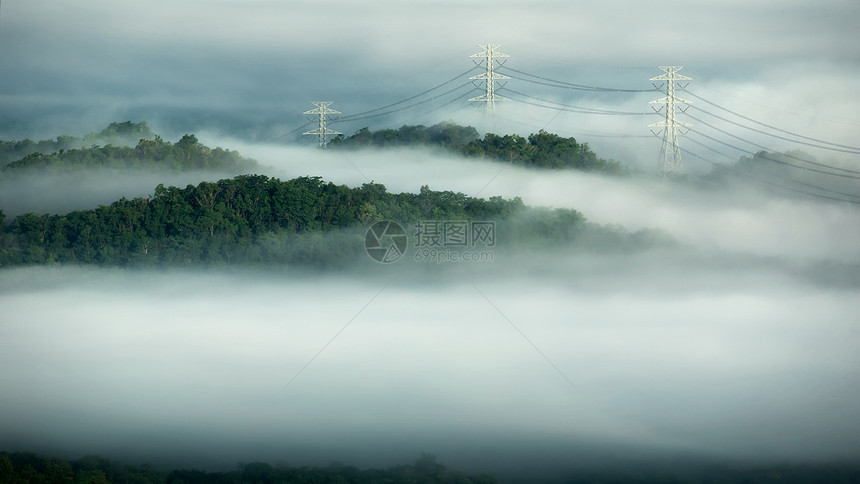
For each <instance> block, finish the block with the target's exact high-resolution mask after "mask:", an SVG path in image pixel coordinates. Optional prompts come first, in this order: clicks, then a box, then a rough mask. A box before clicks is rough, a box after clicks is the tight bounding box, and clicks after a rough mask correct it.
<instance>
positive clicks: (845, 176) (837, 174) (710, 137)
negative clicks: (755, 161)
mask: <svg viewBox="0 0 860 484" xmlns="http://www.w3.org/2000/svg"><path fill="white" fill-rule="evenodd" d="M689 132H691V133H696V134H698V135H699V136H702V137H704V138H707V139H709V140H711V141H714V142H716V143H720V144H722V145H725V146H728V147H729V148H732V149H735V150H738V151H740V152H742V153H745V154H747V155H751V156H758V157H759V158H761V159H764V160H767V161H771V162H773V163H778V164H780V165H786V166H790V167H793V168H797V169H799V170H806V171H810V172H813V173H821V174H823V175H830V176H838V177H842V178H853V179H858V180H860V176H855V175H849V174H845V173H833V172H831V171H824V170H819V169H816V168H811V167H808V166H800V165H795V164H793V163H789V162H787V161H784V160H780V159H777V158H773V157H770V156H768V155H767V154H761V153H754V152H752V151H749V150H745V149H743V148H738V147H737V146H735V145H732V144H729V143H726V142H725V141H721V140H718V139H717V138H714V137H712V136H708V135H706V134H704V133H702V132H701V131H698V130H695V129H690V131H689ZM765 151H771V150H768V149H766V148H765Z"/></svg>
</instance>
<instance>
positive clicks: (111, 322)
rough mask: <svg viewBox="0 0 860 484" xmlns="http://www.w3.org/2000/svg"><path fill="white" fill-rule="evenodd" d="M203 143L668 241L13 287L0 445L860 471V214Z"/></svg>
mask: <svg viewBox="0 0 860 484" xmlns="http://www.w3.org/2000/svg"><path fill="white" fill-rule="evenodd" d="M218 145H223V146H230V147H231V148H232V147H235V148H236V149H238V150H239V151H240V153H242V155H244V156H249V157H251V158H255V159H256V160H258V161H259V162H260V163H261V164H263V165H268V168H266V169H265V170H266V173H265V174H267V175H270V176H277V177H279V178H282V179H287V178H293V177H296V176H305V175H312V176H313V175H319V176H322V177H323V178H324V179H326V180H328V181H332V182H334V183H337V184H346V185H349V186H357V185H361V184H362V183H367V182H369V181H371V180H372V181H375V182H377V183H383V184H385V185H386V186H387V188H388V190H389V191H391V192H400V191H410V192H416V191H418V190H419V189H420V187H421V186H422V185H429V187H430V188H431V189H434V190H452V191H462V192H464V193H466V194H467V195H473V196H475V195H479V196H481V197H489V196H496V195H500V196H504V197H513V196H520V197H522V198H523V200H524V201H525V202H526V203H527V204H534V205H547V206H554V207H569V208H574V209H577V210H579V211H581V212H583V213H584V214H585V216H586V217H587V218H588V219H589V221H591V222H595V223H599V224H621V225H623V226H624V227H626V228H627V229H629V230H634V231H635V230H638V229H641V228H656V229H660V230H662V231H664V232H665V233H666V234H668V235H669V236H671V237H672V238H674V239H675V240H676V241H678V242H680V244H676V245H669V246H665V247H662V248H655V249H652V250H641V251H639V252H636V253H623V252H619V251H603V252H602V251H600V250H599V248H597V249H598V250H595V248H594V247H591V248H590V249H589V250H584V249H582V250H581V249H580V248H578V247H577V246H572V247H570V248H567V249H558V248H556V249H548V248H545V247H528V246H526V247H522V246H518V247H515V248H513V249H507V250H498V251H497V253H496V257H495V258H494V259H493V261H492V262H476V263H448V264H439V265H435V264H430V263H421V262H415V261H414V260H410V259H409V258H410V257H411V256H412V255H414V253H415V248H414V247H412V248H410V249H409V250H408V251H407V254H406V257H405V258H404V260H401V261H398V262H395V263H393V264H389V265H383V264H377V263H375V262H372V261H369V258H368V261H365V262H366V264H358V265H357V266H355V267H352V268H350V269H348V270H343V271H326V272H325V273H313V272H308V271H304V272H300V271H292V270H291V271H285V272H278V271H277V270H274V269H252V268H238V267H233V268H219V269H213V268H209V269H203V268H198V269H180V268H176V269H170V270H162V271H155V270H133V269H109V268H97V267H73V266H66V267H30V268H17V269H5V270H2V271H0V308H2V314H3V317H2V319H0V365H2V366H3V368H4V369H5V370H4V372H3V376H2V377H0V382H2V387H3V392H2V394H0V449H8V450H28V451H35V452H42V453H47V454H56V455H62V456H68V457H72V458H74V457H78V456H81V455H84V454H88V453H97V454H103V455H106V456H108V457H110V458H114V459H120V460H123V461H126V462H130V463H142V462H151V463H154V464H156V465H159V466H171V465H175V466H184V467H191V466H200V467H206V468H210V469H225V468H231V467H232V466H233V465H234V464H235V463H236V462H238V461H254V460H262V461H268V462H278V461H285V462H288V463H290V464H294V465H310V464H322V465H324V464H327V463H329V462H331V461H334V460H339V461H342V462H346V463H349V464H354V465H358V466H389V465H394V464H398V463H403V462H408V461H411V460H412V459H414V457H415V456H416V455H418V454H420V453H421V452H433V453H435V454H436V455H438V456H439V458H440V460H441V461H442V462H444V463H445V464H446V465H448V466H450V467H453V468H457V469H462V470H474V471H484V472H495V473H499V474H501V475H503V476H510V477H511V478H522V479H526V480H527V477H526V476H534V475H541V476H543V477H547V478H549V477H553V478H556V477H557V478H562V477H563V476H564V475H565V472H567V471H569V470H571V469H575V468H588V467H601V466H609V467H612V466H617V465H625V464H631V465H633V464H635V463H637V462H638V463H642V462H652V461H654V460H655V459H656V460H660V459H663V461H665V459H674V458H682V459H683V458H687V459H692V460H696V459H706V460H710V461H720V462H740V463H764V464H769V463H778V462H792V463H804V462H822V461H832V460H841V459H849V460H851V459H858V458H860V455H858V454H857V449H858V448H860V437H858V436H860V423H858V422H860V405H858V402H860V385H858V383H860V356H858V355H860V327H858V325H857V317H856V315H857V314H860V300H858V298H857V297H856V292H857V288H858V287H860V270H858V267H859V266H858V261H860V248H858V245H857V244H856V240H857V238H858V235H860V210H858V209H857V207H854V206H849V205H841V204H836V203H824V202H817V201H807V200H802V199H797V198H780V197H774V196H772V195H769V194H766V193H757V192H740V191H731V192H719V191H707V192H706V191H699V190H697V189H696V188H693V187H692V186H684V185H673V184H663V183H660V182H657V181H653V180H650V179H647V178H636V177H628V178H607V177H601V176H596V175H589V174H582V173H577V172H562V171H538V170H529V169H522V168H517V167H513V166H510V165H506V164H503V163H497V162H491V161H481V160H464V159H460V158H455V157H450V156H443V155H440V154H438V153H432V152H427V151H415V150H404V151H386V152H372V151H368V152H336V151H329V152H319V151H315V150H308V149H295V148H282V147H276V146H264V145H242V144H239V143H232V142H219V143H218ZM208 176H210V175H209V174H180V175H175V178H173V179H166V178H164V177H158V176H155V175H153V177H152V179H148V178H146V177H141V176H136V175H130V176H127V177H117V178H113V177H105V178H102V179H99V178H98V177H97V176H93V177H92V183H94V184H95V185H101V184H103V185H104V186H105V189H106V190H107V191H105V192H103V193H98V192H97V191H96V190H87V189H86V185H85V184H83V183H77V184H71V183H68V184H66V185H60V186H54V187H53V193H54V195H53V197H54V198H53V199H50V198H45V197H39V196H33V195H32V194H30V195H28V194H27V190H26V189H25V187H24V186H23V184H22V186H21V187H20V188H19V191H18V192H15V193H11V194H10V193H8V192H7V193H5V194H4V195H3V196H4V197H6V198H4V199H3V200H0V206H2V208H3V209H4V211H6V212H7V213H9V214H13V213H14V212H15V210H14V209H12V208H9V207H10V205H11V206H12V207H14V206H15V205H14V203H15V201H17V202H18V203H20V204H21V205H20V206H21V207H22V208H21V209H20V210H27V211H31V210H34V209H33V208H28V209H25V208H23V207H24V205H27V204H30V205H29V206H30V207H32V206H34V204H37V203H44V205H42V206H43V207H46V208H44V210H46V211H57V212H60V211H62V210H61V209H62V207H66V208H68V207H71V206H79V207H80V208H86V207H85V205H86V204H89V203H107V202H109V201H110V200H107V199H104V198H107V197H114V198H116V195H122V196H126V197H131V196H140V195H144V194H147V193H151V190H152V188H154V186H155V185H157V184H158V183H165V184H175V185H180V186H182V185H183V184H186V183H195V181H197V180H200V179H204V178H203V177H208ZM210 179H211V178H210ZM117 180H123V181H117ZM37 183H38V182H36V181H34V182H33V184H31V185H30V190H31V191H32V192H39V190H40V189H41V186H40V185H38V184H37ZM45 183H48V182H47V181H46V182H45ZM147 184H149V185H150V188H148V189H147V188H146V185H147ZM33 187H36V188H33ZM43 188H45V189H48V186H44V187H43ZM110 190H112V191H110ZM28 196H29V198H28ZM46 197H47V196H46ZM100 197H103V198H100ZM504 227H505V225H503V224H500V225H499V226H498V232H497V234H496V237H497V238H498V239H499V240H502V239H503V238H504V237H505V233H504V230H503V228H504ZM361 255H362V256H364V255H365V254H361ZM368 267H369V269H368ZM670 462H674V461H671V460H670Z"/></svg>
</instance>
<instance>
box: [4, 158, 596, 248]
mask: <svg viewBox="0 0 860 484" xmlns="http://www.w3.org/2000/svg"><path fill="white" fill-rule="evenodd" d="M522 207H523V204H522V201H521V200H519V199H514V200H503V199H501V198H498V197H495V198H492V199H490V200H483V199H476V198H470V197H467V196H465V195H463V194H460V193H453V192H433V191H431V190H429V189H427V188H426V187H424V188H423V189H422V190H421V192H420V193H418V194H410V193H401V194H392V193H388V192H387V191H386V190H385V187H384V186H382V185H379V184H372V183H369V184H365V185H363V186H362V187H359V188H348V187H346V186H337V185H334V184H332V183H325V182H323V181H322V180H320V179H319V178H318V177H314V178H309V177H302V178H297V179H294V180H289V181H281V180H278V179H274V178H267V177H265V176H260V175H242V176H239V177H236V178H233V179H225V180H221V181H218V182H216V183H209V182H203V183H200V184H199V185H197V186H192V185H189V186H187V187H186V188H184V189H182V188H176V187H164V186H162V185H159V186H158V187H157V188H156V189H155V194H154V196H152V197H147V198H136V199H133V200H126V199H122V200H119V201H117V202H114V203H112V204H111V205H109V206H101V207H98V208H96V209H94V210H82V211H76V212H71V213H68V214H65V215H34V214H23V215H20V216H18V217H16V218H15V219H14V220H12V221H11V223H10V224H8V225H7V226H6V227H5V228H4V230H3V233H2V237H3V241H2V245H0V265H10V264H40V263H53V262H72V263H74V262H80V263H99V264H112V265H116V264H118V265H126V264H131V263H144V264H145V263H149V264H159V263H171V264H177V263H179V264H182V263H199V262H205V263H212V262H224V263H227V262H236V261H242V262H249V263H254V262H280V263H284V264H289V263H312V264H323V265H324V263H325V261H337V260H338V258H339V256H340V257H346V258H348V257H351V256H352V255H354V254H355V253H360V251H361V250H363V245H362V242H361V241H362V239H361V238H360V233H359V232H357V231H355V230H353V231H349V230H341V231H339V232H337V233H335V234H333V236H331V237H328V238H326V240H325V241H324V242H323V240H322V237H321V234H320V232H333V231H335V230H337V229H350V228H354V227H361V226H365V225H366V224H369V223H370V222H373V221H375V220H379V219H392V220H397V221H400V222H404V223H410V222H413V221H415V220H418V219H437V220H442V219H461V220H465V219H491V218H492V219H496V218H504V217H507V216H509V215H511V214H513V213H514V212H516V211H518V210H519V209H521V208H522ZM568 212H570V213H574V214H575V212H572V211H568ZM576 215H577V216H573V217H571V219H570V221H569V223H570V224H575V223H576V222H578V221H579V218H578V214H576ZM0 217H2V212H0ZM555 230H558V227H556V228H555ZM356 240H357V243H356ZM322 243H325V244H328V245H327V248H326V249H325V250H316V249H318V248H319V245H320V244H322ZM338 244H340V245H338ZM356 251H358V252H356Z"/></svg>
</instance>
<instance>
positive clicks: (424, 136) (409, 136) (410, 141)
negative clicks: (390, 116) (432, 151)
mask: <svg viewBox="0 0 860 484" xmlns="http://www.w3.org/2000/svg"><path fill="white" fill-rule="evenodd" d="M479 137H480V136H478V131H477V130H476V129H475V128H473V127H471V126H460V125H458V124H455V123H453V122H450V121H449V122H444V123H439V124H436V125H433V126H430V127H427V126H421V125H417V126H403V127H401V128H400V129H381V130H378V131H371V130H370V129H368V128H361V129H360V130H358V131H357V132H356V133H355V134H354V135H352V136H349V137H345V136H344V135H342V134H340V135H338V136H337V137H335V138H334V139H332V140H331V144H330V145H329V146H331V147H333V148H349V149H354V148H392V147H402V146H437V147H442V148H450V149H455V150H456V149H458V148H459V147H462V146H465V145H467V144H469V143H471V142H472V141H475V140H477V139H478V138H479Z"/></svg>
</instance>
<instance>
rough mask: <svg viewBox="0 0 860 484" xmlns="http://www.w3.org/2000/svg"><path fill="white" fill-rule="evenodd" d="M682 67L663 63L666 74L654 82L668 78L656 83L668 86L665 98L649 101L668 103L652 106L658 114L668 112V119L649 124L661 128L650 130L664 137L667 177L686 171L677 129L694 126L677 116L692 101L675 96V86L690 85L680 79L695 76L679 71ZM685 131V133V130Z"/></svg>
mask: <svg viewBox="0 0 860 484" xmlns="http://www.w3.org/2000/svg"><path fill="white" fill-rule="evenodd" d="M683 68H684V66H660V70H662V71H663V72H664V73H665V74H662V75H659V76H657V77H652V78H651V81H665V82H664V83H662V84H660V85H657V84H656V83H653V84H654V87H655V88H657V89H658V90H662V89H663V86H664V85H665V87H666V97H663V98H660V99H656V100H654V101H651V102H650V103H649V104H665V106H660V108H659V109H658V108H656V107H654V106H651V108H652V109H653V110H654V111H655V112H657V113H660V112H661V111H664V113H663V114H665V116H666V118H665V119H664V120H662V121H659V122H656V123H652V124H649V125H648V127H649V128H661V129H660V130H658V131H654V130H653V129H652V130H651V132H652V133H654V135H655V136H658V137H659V136H662V137H663V147H662V148H661V149H660V172H661V174H662V175H663V178H664V179H665V178H672V177H675V176H679V175H681V174H682V173H683V172H684V165H683V163H682V162H681V145H680V144H678V128H682V129H683V128H689V127H690V126H692V125H690V124H687V123H685V122H683V121H678V119H677V117H676V108H677V109H679V110H680V111H681V113H684V112H686V111H687V104H691V101H687V100H686V99H682V98H679V97H677V96H676V95H675V90H676V89H677V90H679V91H683V90H684V89H686V87H687V85H689V83H685V84H683V85H682V84H681V83H680V82H679V81H690V80H692V79H693V78H692V77H687V76H685V75H683V74H678V71H680V70H681V69H683ZM678 105H680V107H679V106H678ZM683 134H686V131H685V132H684V133H683Z"/></svg>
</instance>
